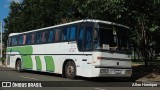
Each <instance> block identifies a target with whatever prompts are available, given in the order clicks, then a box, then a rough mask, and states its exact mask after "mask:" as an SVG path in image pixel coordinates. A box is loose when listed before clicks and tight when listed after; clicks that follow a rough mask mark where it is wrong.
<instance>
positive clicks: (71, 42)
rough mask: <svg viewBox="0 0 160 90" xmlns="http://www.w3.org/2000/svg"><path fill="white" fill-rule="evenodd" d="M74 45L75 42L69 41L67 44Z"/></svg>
mask: <svg viewBox="0 0 160 90" xmlns="http://www.w3.org/2000/svg"><path fill="white" fill-rule="evenodd" d="M73 43H76V41H69V42H68V44H73Z"/></svg>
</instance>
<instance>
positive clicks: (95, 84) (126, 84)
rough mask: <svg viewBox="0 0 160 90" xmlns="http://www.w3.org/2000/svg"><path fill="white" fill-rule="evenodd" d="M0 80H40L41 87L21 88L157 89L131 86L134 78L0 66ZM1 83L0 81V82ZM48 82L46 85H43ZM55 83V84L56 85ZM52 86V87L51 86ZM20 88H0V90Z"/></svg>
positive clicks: (73, 89) (156, 88)
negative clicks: (70, 75) (69, 76)
mask: <svg viewBox="0 0 160 90" xmlns="http://www.w3.org/2000/svg"><path fill="white" fill-rule="evenodd" d="M0 81H6V82H8V81H12V82H17V81H21V82H22V83H24V82H37V83H38V82H42V86H43V87H42V88H23V89H25V90H30V89H33V90H37V89H38V90H43V89H46V90H48V89H52V90H53V89H55V90H135V89H137V90H150V89H153V90H158V89H159V88H158V87H132V84H133V83H134V82H135V81H134V80H128V79H127V78H84V77H77V78H76V79H74V80H71V79H67V78H62V77H61V75H59V74H53V73H44V72H34V71H24V72H22V73H19V72H17V71H15V70H14V69H10V68H5V67H0ZM0 84H1V83H0ZM43 84H45V85H47V84H48V86H47V87H44V86H45V85H43ZM56 85H57V86H56ZM52 86H53V87H52ZM13 89H14V90H22V88H15V87H14V88H0V90H13Z"/></svg>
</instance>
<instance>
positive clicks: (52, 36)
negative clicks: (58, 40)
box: [48, 30, 54, 43]
mask: <svg viewBox="0 0 160 90" xmlns="http://www.w3.org/2000/svg"><path fill="white" fill-rule="evenodd" d="M48 34H49V36H48V42H49V43H51V42H54V31H53V30H50V31H49V33H48Z"/></svg>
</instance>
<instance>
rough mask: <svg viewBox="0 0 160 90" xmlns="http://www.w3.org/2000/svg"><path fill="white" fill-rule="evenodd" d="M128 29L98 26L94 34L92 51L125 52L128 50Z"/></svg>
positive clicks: (105, 25) (104, 25)
mask: <svg viewBox="0 0 160 90" xmlns="http://www.w3.org/2000/svg"><path fill="white" fill-rule="evenodd" d="M128 34H129V33H128V28H125V27H120V26H114V25H107V24H99V28H98V29H96V30H95V32H94V47H95V48H94V49H96V50H112V51H121V52H126V51H128V50H129V39H128Z"/></svg>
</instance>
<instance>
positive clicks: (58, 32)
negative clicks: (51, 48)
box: [55, 28, 62, 42]
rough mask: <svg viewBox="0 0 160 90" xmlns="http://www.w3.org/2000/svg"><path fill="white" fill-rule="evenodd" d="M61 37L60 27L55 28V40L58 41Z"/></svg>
mask: <svg viewBox="0 0 160 90" xmlns="http://www.w3.org/2000/svg"><path fill="white" fill-rule="evenodd" d="M61 39H62V34H61V29H60V28H57V29H56V32H55V42H59V41H61Z"/></svg>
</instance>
